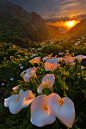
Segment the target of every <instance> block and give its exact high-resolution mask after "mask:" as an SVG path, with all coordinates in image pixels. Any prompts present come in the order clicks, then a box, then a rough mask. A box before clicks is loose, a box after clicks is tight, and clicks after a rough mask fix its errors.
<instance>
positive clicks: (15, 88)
mask: <svg viewBox="0 0 86 129" xmlns="http://www.w3.org/2000/svg"><path fill="white" fill-rule="evenodd" d="M19 87H20V85H17V86H15V87H13V88H12V90H17V89H19Z"/></svg>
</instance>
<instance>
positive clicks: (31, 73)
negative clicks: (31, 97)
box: [20, 67, 37, 82]
mask: <svg viewBox="0 0 86 129" xmlns="http://www.w3.org/2000/svg"><path fill="white" fill-rule="evenodd" d="M36 70H37V68H36V67H33V68H29V69H27V70H24V71H23V72H22V73H21V74H20V76H21V77H23V79H24V81H27V82H29V79H30V78H31V77H32V76H34V74H35V73H36Z"/></svg>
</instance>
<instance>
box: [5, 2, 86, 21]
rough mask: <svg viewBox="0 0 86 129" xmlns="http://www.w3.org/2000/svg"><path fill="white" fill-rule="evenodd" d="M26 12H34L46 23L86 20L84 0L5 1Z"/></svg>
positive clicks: (85, 3)
mask: <svg viewBox="0 0 86 129" xmlns="http://www.w3.org/2000/svg"><path fill="white" fill-rule="evenodd" d="M7 1H10V2H12V3H14V4H17V5H20V6H22V7H23V8H24V10H26V11H28V12H36V13H37V14H39V15H40V16H41V17H42V18H43V19H45V20H46V22H51V23H55V22H57V21H59V22H60V21H66V20H70V19H76V20H77V19H78V20H81V19H83V18H86V0H7Z"/></svg>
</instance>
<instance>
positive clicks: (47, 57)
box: [42, 53, 53, 62]
mask: <svg viewBox="0 0 86 129" xmlns="http://www.w3.org/2000/svg"><path fill="white" fill-rule="evenodd" d="M52 55H53V53H51V54H49V55H48V56H45V57H43V59H42V60H43V62H44V61H45V60H49V59H50V58H51V56H52Z"/></svg>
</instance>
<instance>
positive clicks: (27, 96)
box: [19, 90, 35, 108]
mask: <svg viewBox="0 0 86 129" xmlns="http://www.w3.org/2000/svg"><path fill="white" fill-rule="evenodd" d="M34 99H35V95H33V93H32V91H31V90H27V91H25V92H24V93H23V94H22V95H21V97H20V99H19V104H20V107H21V108H25V107H27V106H29V104H30V103H31V102H32V101H33V100H34Z"/></svg>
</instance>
